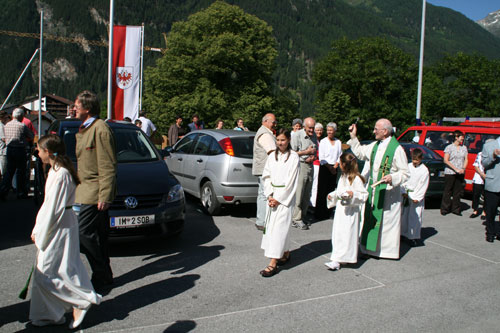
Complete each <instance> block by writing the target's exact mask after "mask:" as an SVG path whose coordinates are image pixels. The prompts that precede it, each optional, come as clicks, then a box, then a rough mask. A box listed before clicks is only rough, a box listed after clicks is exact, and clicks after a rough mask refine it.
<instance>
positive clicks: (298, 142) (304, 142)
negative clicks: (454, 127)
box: [291, 129, 318, 162]
mask: <svg viewBox="0 0 500 333" xmlns="http://www.w3.org/2000/svg"><path fill="white" fill-rule="evenodd" d="M295 133H296V134H294V135H293V137H292V142H291V146H292V150H294V151H296V152H299V151H303V150H306V149H307V148H309V147H310V146H313V147H314V148H316V149H317V148H318V139H317V138H316V134H313V135H312V136H308V135H307V134H306V131H305V130H304V129H301V130H299V131H297V132H295ZM308 157H309V155H302V156H300V161H301V162H305V160H306V159H307V158H308Z"/></svg>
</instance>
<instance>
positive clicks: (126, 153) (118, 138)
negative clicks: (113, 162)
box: [61, 127, 159, 163]
mask: <svg viewBox="0 0 500 333" xmlns="http://www.w3.org/2000/svg"><path fill="white" fill-rule="evenodd" d="M77 132H78V127H63V128H62V131H61V133H62V136H63V141H64V144H65V145H66V155H68V157H69V158H70V159H71V160H72V161H73V162H76V153H75V148H76V137H75V134H76V133H77ZM113 133H114V136H115V145H116V157H117V160H118V163H127V162H149V161H153V160H157V159H158V158H159V157H158V156H157V154H156V151H155V149H154V148H153V147H152V145H151V143H150V142H149V141H148V139H147V138H146V136H145V134H144V133H143V132H142V131H141V130H139V129H138V130H136V129H130V128H114V129H113Z"/></svg>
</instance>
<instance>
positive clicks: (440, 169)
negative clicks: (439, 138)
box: [399, 142, 445, 197]
mask: <svg viewBox="0 0 500 333" xmlns="http://www.w3.org/2000/svg"><path fill="white" fill-rule="evenodd" d="M399 144H400V145H401V147H403V148H404V150H405V153H406V157H407V158H408V163H411V151H412V150H413V149H415V148H419V149H421V150H422V152H423V153H424V155H423V158H422V163H423V164H424V165H425V166H426V167H427V169H429V187H428V188H427V192H426V193H425V196H426V197H440V196H442V195H443V189H444V167H445V164H444V162H443V158H442V157H441V156H439V155H438V154H437V153H436V152H434V150H432V149H429V148H427V147H426V146H422V145H419V144H417V143H406V142H400V143H399Z"/></svg>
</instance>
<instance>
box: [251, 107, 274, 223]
mask: <svg viewBox="0 0 500 333" xmlns="http://www.w3.org/2000/svg"><path fill="white" fill-rule="evenodd" d="M276 124H277V122H276V117H275V116H274V114H272V113H268V114H266V115H265V116H264V117H263V118H262V126H261V127H260V128H259V129H258V131H257V133H255V138H254V144H253V163H252V175H254V176H257V177H259V191H258V194H257V215H256V221H255V227H256V228H257V229H258V230H264V224H265V218H266V207H267V198H266V196H265V195H264V182H263V180H262V171H263V170H264V165H265V164H266V160H267V156H268V155H269V154H271V153H272V152H273V151H274V150H276V137H275V136H274V133H273V129H275V128H276Z"/></svg>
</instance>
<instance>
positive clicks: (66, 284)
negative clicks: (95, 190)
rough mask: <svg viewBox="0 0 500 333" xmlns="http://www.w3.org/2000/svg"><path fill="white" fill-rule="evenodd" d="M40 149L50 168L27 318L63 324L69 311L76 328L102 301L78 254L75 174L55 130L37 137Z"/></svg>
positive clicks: (39, 323) (38, 219) (36, 231)
mask: <svg viewBox="0 0 500 333" xmlns="http://www.w3.org/2000/svg"><path fill="white" fill-rule="evenodd" d="M38 150H39V156H40V158H41V160H42V161H43V163H45V164H50V166H51V168H50V171H49V174H48V177H47V182H46V185H45V200H44V201H43V204H42V207H40V210H39V211H38V215H37V217H36V224H35V227H34V228H33V231H32V233H31V239H32V241H33V242H34V243H35V245H36V248H37V258H36V267H35V269H34V272H33V286H32V291H31V304H30V315H29V317H30V320H31V322H32V324H33V325H34V326H46V325H61V324H64V322H65V321H66V318H65V317H64V314H65V313H66V312H70V311H72V312H73V320H72V321H71V323H70V325H69V327H70V328H76V327H78V326H79V325H80V324H81V323H82V321H83V318H84V317H85V314H86V313H87V311H88V309H89V308H90V306H91V304H99V303H100V301H101V295H99V294H97V293H96V292H95V291H94V288H93V287H92V283H91V282H90V278H89V276H88V273H87V271H86V270H85V266H84V265H83V262H82V260H81V259H80V241H79V231H78V222H77V218H76V215H75V213H74V212H73V209H72V205H73V203H74V202H75V189H76V185H77V184H78V183H79V180H78V175H77V173H76V171H75V169H74V167H73V164H72V162H71V160H70V159H69V158H68V157H67V156H66V155H65V147H64V142H62V140H61V138H59V137H58V136H57V135H46V136H44V137H43V138H41V139H40V141H39V142H38Z"/></svg>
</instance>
